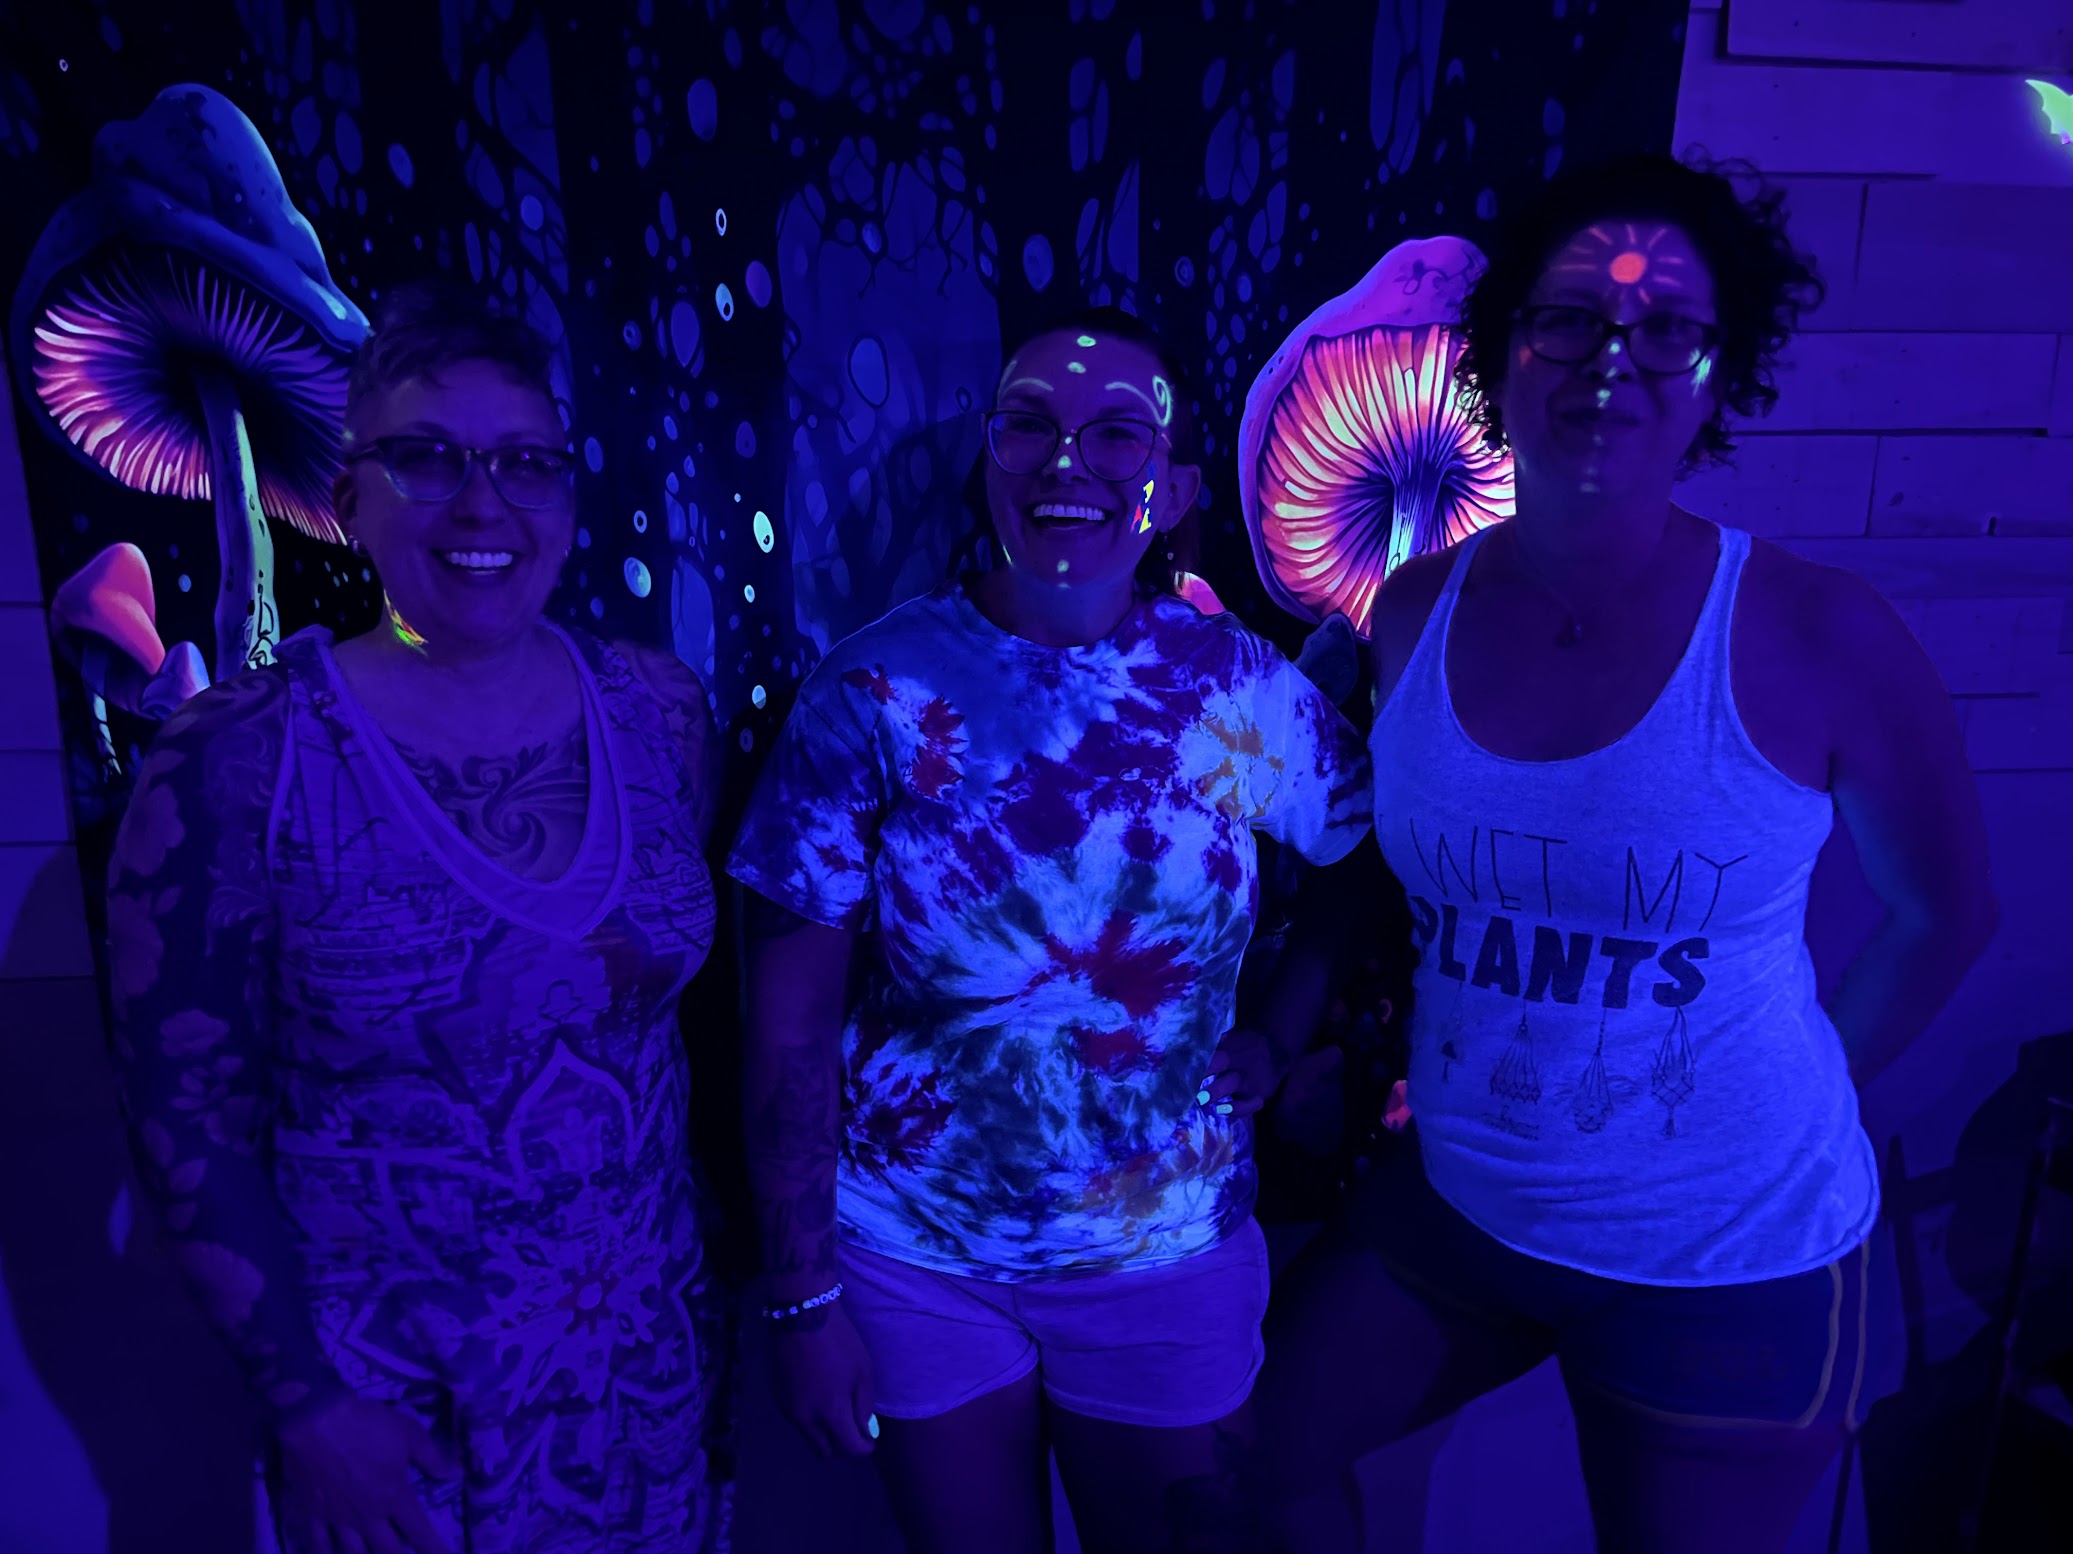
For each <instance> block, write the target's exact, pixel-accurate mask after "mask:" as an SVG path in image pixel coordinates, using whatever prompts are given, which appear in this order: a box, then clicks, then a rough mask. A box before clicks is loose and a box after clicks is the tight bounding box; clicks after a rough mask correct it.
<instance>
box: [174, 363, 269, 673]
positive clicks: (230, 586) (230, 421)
mask: <svg viewBox="0 0 2073 1554" xmlns="http://www.w3.org/2000/svg"><path fill="white" fill-rule="evenodd" d="M194 386H195V392H196V393H197V394H198V395H199V396H200V398H201V405H202V418H203V420H204V421H205V422H206V423H207V425H208V429H209V488H210V489H211V490H212V491H214V492H215V494H216V553H217V556H218V558H219V560H220V562H221V564H222V569H223V576H222V582H221V584H220V587H219V590H218V592H217V595H216V678H217V679H218V680H219V681H221V680H227V679H229V678H230V677H231V676H232V675H234V674H237V673H239V672H240V671H242V670H246V669H256V668H258V667H259V666H260V665H262V664H270V663H272V662H273V660H274V639H275V637H276V635H277V634H278V633H277V628H276V624H275V620H274V606H273V570H274V542H273V536H272V535H271V534H270V533H268V532H267V527H266V515H265V514H264V513H262V512H261V511H260V510H259V475H258V471H257V469H256V468H255V467H254V465H253V463H252V439H251V438H250V437H249V436H247V435H246V432H245V413H244V410H243V408H242V407H241V406H240V405H239V403H238V393H237V386H236V385H235V384H234V383H232V382H231V381H230V379H229V378H228V377H224V376H221V375H219V374H215V373H204V374H202V375H200V376H199V377H197V378H196V379H195V385H194Z"/></svg>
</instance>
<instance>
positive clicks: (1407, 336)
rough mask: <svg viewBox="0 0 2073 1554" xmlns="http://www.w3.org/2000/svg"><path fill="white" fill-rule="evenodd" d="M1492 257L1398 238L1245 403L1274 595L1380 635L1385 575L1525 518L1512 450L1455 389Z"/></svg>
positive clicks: (1263, 558)
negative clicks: (1377, 606)
mask: <svg viewBox="0 0 2073 1554" xmlns="http://www.w3.org/2000/svg"><path fill="white" fill-rule="evenodd" d="M1483 269H1484V260H1483V256H1482V254H1481V253H1480V252H1479V251H1478V250H1477V248H1476V246H1475V245H1474V244H1473V243H1470V242H1469V241H1467V240H1466V239H1465V238H1459V237H1432V238H1420V239H1416V240H1414V241H1411V242H1407V243H1400V244H1398V245H1397V246H1396V247H1395V248H1392V249H1391V250H1390V251H1389V252H1388V253H1386V254H1384V255H1383V256H1382V258H1381V259H1380V260H1379V261H1378V262H1377V263H1376V264H1375V266H1374V268H1373V269H1371V270H1369V271H1368V273H1367V274H1366V275H1365V276H1364V277H1362V279H1361V280H1360V281H1359V283H1358V284H1356V285H1355V286H1354V287H1353V288H1352V289H1351V290H1349V291H1346V292H1344V293H1342V294H1341V295H1339V296H1337V297H1335V298H1333V299H1332V300H1331V301H1330V302H1327V303H1326V304H1325V305H1324V306H1323V307H1321V308H1319V309H1318V310H1317V311H1316V312H1314V313H1312V314H1311V315H1310V316H1309V317H1308V318H1306V319H1304V320H1303V322H1302V323H1301V324H1299V325H1297V326H1296V328H1295V329H1294V330H1292V331H1291V332H1290V333H1289V336H1288V338H1287V339H1286V340H1285V341H1283V342H1282V345H1281V348H1280V349H1279V350H1277V351H1276V352H1275V353H1274V355H1273V356H1272V357H1271V358H1269V359H1268V362H1267V365H1266V366H1265V367H1264V368H1262V369H1261V371H1260V375H1259V377H1258V378H1257V379H1255V380H1254V382H1253V385H1252V389H1251V391H1250V392H1249V393H1248V394H1247V395H1246V399H1245V415H1244V417H1243V419H1242V420H1241V421H1240V422H1239V427H1238V487H1239V496H1240V502H1241V506H1242V507H1243V509H1244V513H1245V523H1246V528H1247V531H1248V533H1249V534H1250V535H1251V537H1252V548H1253V558H1254V560H1255V561H1256V562H1257V563H1258V564H1259V569H1260V578H1261V580H1262V581H1263V582H1264V583H1265V584H1266V587H1267V591H1268V593H1269V594H1271V595H1272V596H1273V598H1274V599H1275V601H1276V602H1277V603H1279V604H1280V605H1282V607H1283V608H1285V609H1288V610H1290V611H1293V612H1294V613H1295V614H1297V615H1299V616H1302V617H1303V618H1304V619H1306V620H1312V621H1321V620H1326V619H1328V618H1330V617H1331V616H1333V615H1343V616H1345V617H1346V619H1347V621H1348V623H1349V624H1350V625H1351V626H1352V628H1353V629H1354V631H1356V632H1358V633H1359V634H1360V635H1362V636H1366V635H1367V626H1368V615H1369V612H1370V611H1371V610H1372V609H1373V608H1374V602H1375V593H1376V590H1378V589H1379V588H1380V587H1381V586H1382V580H1383V579H1384V578H1385V577H1387V576H1388V575H1389V574H1390V573H1391V572H1393V571H1394V570H1395V569H1396V568H1397V567H1399V566H1401V565H1402V564H1403V563H1404V561H1405V560H1407V559H1408V558H1409V557H1411V556H1414V555H1418V554H1420V553H1422V552H1425V551H1429V550H1440V549H1443V548H1445V547H1446V546H1448V545H1451V544H1453V543H1454V542H1455V541H1456V540H1459V539H1462V538H1464V537H1465V536H1467V535H1469V534H1472V533H1474V532H1475V531H1476V530H1477V529H1480V528H1483V527H1485V526H1486V525H1488V524H1491V523H1495V522H1496V521H1497V520H1498V519H1500V518H1503V517H1506V516H1507V515H1509V514H1510V512H1511V510H1512V503H1513V497H1512V467H1511V457H1510V455H1509V454H1505V453H1499V452H1497V451H1495V450H1493V449H1491V448H1489V447H1488V446H1486V445H1485V444H1484V442H1483V433H1482V428H1481V427H1480V426H1479V425H1477V424H1476V422H1475V421H1474V419H1473V418H1472V416H1471V414H1470V412H1471V410H1472V408H1473V401H1472V400H1471V399H1470V397H1469V396H1468V395H1467V394H1466V393H1465V392H1464V391H1463V390H1462V389H1460V388H1459V387H1458V386H1457V385H1456V383H1455V380H1454V365H1455V363H1456V361H1458V360H1459V358H1460V355H1461V347H1460V343H1459V341H1458V340H1457V339H1456V337H1455V325H1456V322H1457V321H1458V320H1459V318H1460V316H1461V305H1462V301H1463V299H1464V298H1465V297H1466V296H1467V294H1468V288H1469V287H1470V285H1471V284H1473V283H1474V281H1475V279H1476V277H1477V276H1479V275H1480V274H1482V272H1483Z"/></svg>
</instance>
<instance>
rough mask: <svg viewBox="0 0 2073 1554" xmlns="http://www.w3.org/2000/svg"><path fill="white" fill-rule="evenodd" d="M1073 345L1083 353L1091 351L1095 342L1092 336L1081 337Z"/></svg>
mask: <svg viewBox="0 0 2073 1554" xmlns="http://www.w3.org/2000/svg"><path fill="white" fill-rule="evenodd" d="M1073 344H1074V345H1077V346H1078V347H1079V348H1080V349H1081V350H1083V351H1091V350H1093V349H1094V347H1095V344H1096V341H1095V339H1094V336H1092V335H1081V336H1080V338H1079V339H1077V340H1075V341H1074V342H1073Z"/></svg>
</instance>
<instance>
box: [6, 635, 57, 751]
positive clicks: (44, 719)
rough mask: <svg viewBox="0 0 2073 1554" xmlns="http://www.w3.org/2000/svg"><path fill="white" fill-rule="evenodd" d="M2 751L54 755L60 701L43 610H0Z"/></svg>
mask: <svg viewBox="0 0 2073 1554" xmlns="http://www.w3.org/2000/svg"><path fill="white" fill-rule="evenodd" d="M0 665H5V666H6V673H4V674H0V750H55V749H57V748H58V745H59V743H60V741H59V739H58V698H57V688H56V684H55V682H54V681H53V680H52V679H51V664H50V634H49V631H48V629H47V628H46V627H45V625H44V622H43V610H42V608H41V607H40V606H37V605H32V604H15V605H6V604H0Z"/></svg>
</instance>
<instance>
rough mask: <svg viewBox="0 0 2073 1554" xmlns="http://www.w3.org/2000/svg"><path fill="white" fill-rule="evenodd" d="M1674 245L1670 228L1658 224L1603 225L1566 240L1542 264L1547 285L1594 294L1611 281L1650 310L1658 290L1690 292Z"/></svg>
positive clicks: (1686, 273) (1686, 264) (1687, 272)
mask: <svg viewBox="0 0 2073 1554" xmlns="http://www.w3.org/2000/svg"><path fill="white" fill-rule="evenodd" d="M1675 241H1676V238H1675V234H1674V231H1673V229H1672V228H1670V227H1667V226H1664V225H1662V224H1660V223H1658V224H1656V225H1654V226H1652V227H1650V228H1647V229H1645V230H1644V229H1643V228H1642V227H1641V226H1639V225H1637V224H1636V223H1634V222H1631V221H1607V222H1601V223H1599V224H1598V225H1597V226H1594V227H1586V228H1584V230H1583V231H1581V232H1579V233H1578V234H1577V235H1576V236H1575V237H1573V238H1571V239H1570V241H1569V242H1568V244H1567V245H1565V246H1564V248H1563V249H1562V252H1561V253H1560V254H1558V255H1556V257H1555V262H1554V263H1553V264H1551V265H1549V266H1548V273H1547V281H1548V284H1549V286H1551V287H1553V286H1563V285H1567V286H1573V287H1581V288H1583V289H1586V290H1589V291H1597V290H1598V289H1599V288H1601V287H1602V286H1604V285H1605V283H1606V282H1608V281H1609V282H1611V283H1612V285H1613V286H1614V287H1615V288H1616V289H1617V290H1618V291H1619V292H1620V293H1624V294H1625V295H1624V296H1623V297H1622V298H1621V300H1622V301H1624V300H1625V299H1626V297H1628V296H1631V297H1632V299H1633V300H1634V302H1636V303H1638V304H1639V305H1640V306H1641V307H1643V308H1651V307H1654V306H1655V304H1656V302H1657V301H1658V299H1660V298H1661V297H1662V296H1663V295H1664V291H1663V289H1662V288H1664V287H1667V288H1669V289H1670V290H1673V291H1679V292H1685V291H1689V290H1690V289H1691V283H1692V281H1693V279H1694V277H1693V276H1692V274H1691V269H1692V266H1691V264H1690V263H1689V262H1688V261H1687V260H1686V258H1685V256H1684V255H1683V254H1678V253H1672V252H1669V247H1670V245H1672V244H1673V243H1674V242H1675Z"/></svg>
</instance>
